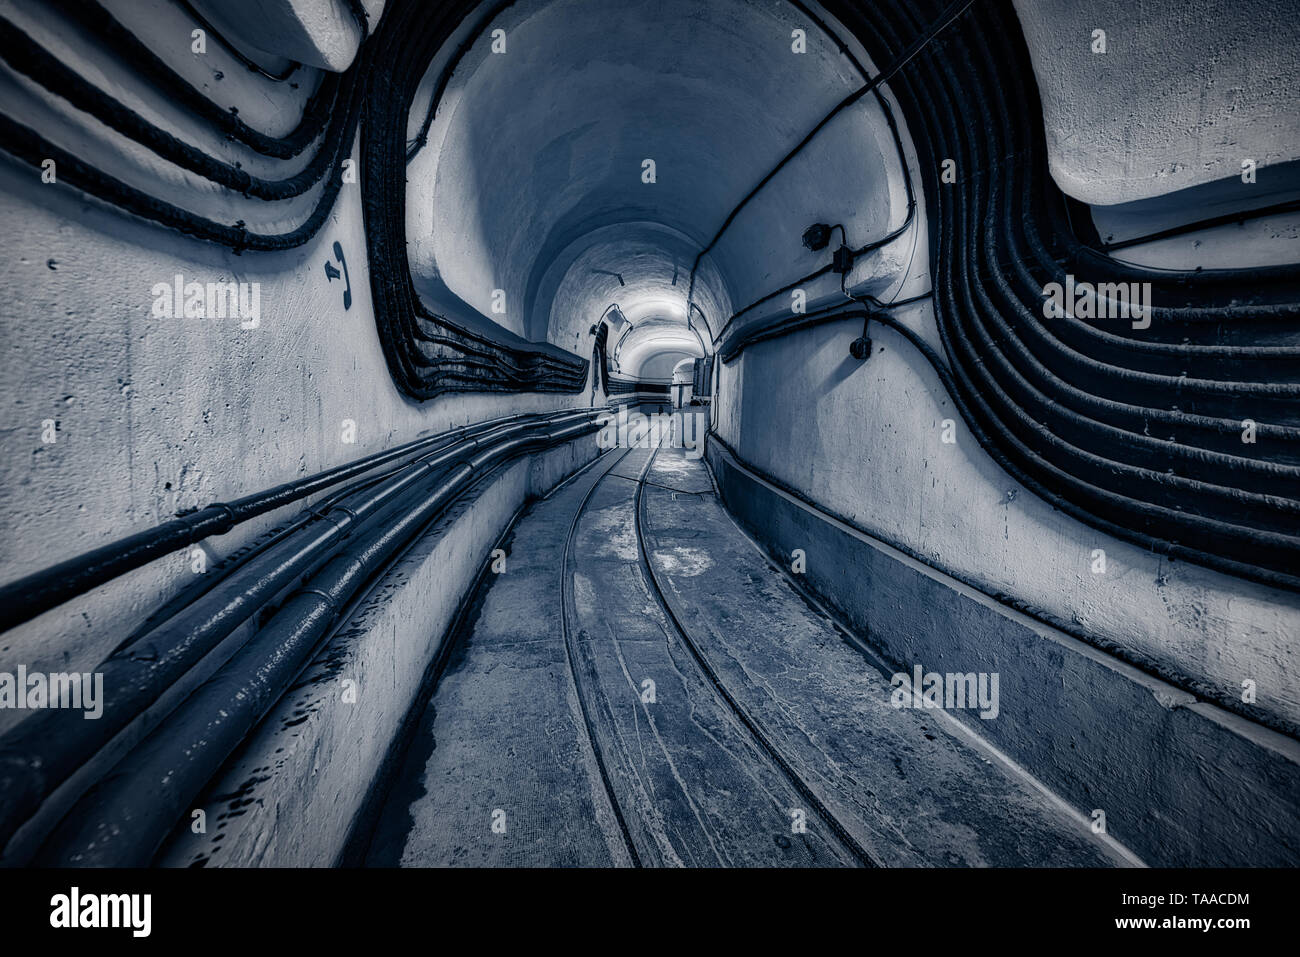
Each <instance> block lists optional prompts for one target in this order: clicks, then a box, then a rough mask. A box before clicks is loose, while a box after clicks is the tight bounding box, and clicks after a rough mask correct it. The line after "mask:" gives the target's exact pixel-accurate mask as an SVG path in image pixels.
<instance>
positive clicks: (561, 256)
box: [409, 0, 859, 374]
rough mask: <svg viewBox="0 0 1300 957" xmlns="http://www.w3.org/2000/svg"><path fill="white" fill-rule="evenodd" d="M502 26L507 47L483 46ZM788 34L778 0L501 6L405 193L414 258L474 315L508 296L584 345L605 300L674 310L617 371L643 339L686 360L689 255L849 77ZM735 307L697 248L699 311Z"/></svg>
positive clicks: (628, 309) (532, 332)
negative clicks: (657, 340)
mask: <svg viewBox="0 0 1300 957" xmlns="http://www.w3.org/2000/svg"><path fill="white" fill-rule="evenodd" d="M497 28H500V29H503V30H505V31H506V33H505V36H506V51H505V52H504V53H493V52H491V44H490V41H489V40H488V39H487V38H488V37H489V36H490V34H491V33H492V31H493V30H495V29H497ZM796 28H799V29H803V30H805V31H807V32H808V33H809V34H813V33H815V27H814V25H813V24H812V23H811V21H809V20H808V19H807V18H806V17H804V15H803V14H802V13H801V12H800V11H799V10H798V9H797V8H795V7H794V6H792V5H791V4H789V3H786V2H783V0H781V2H768V3H746V2H740V0H714V2H711V3H709V4H707V5H701V4H699V3H696V2H690V0H653V2H651V0H630V2H623V3H618V4H608V3H603V2H596V0H557V2H538V0H533V2H525V3H519V4H516V5H514V6H512V7H510V8H509V9H508V10H506V11H504V12H503V13H502V14H501V15H500V16H498V17H497V18H496V19H495V20H493V21H491V22H490V23H488V24H487V25H486V27H485V29H484V30H483V33H482V34H481V35H480V39H479V40H477V41H476V42H475V43H474V44H473V45H472V47H470V49H469V51H468V52H467V53H466V55H465V57H464V59H463V60H462V61H461V62H460V64H459V65H458V66H457V68H456V71H455V73H454V74H453V76H452V78H451V80H450V82H449V83H448V86H447V92H446V94H445V95H444V97H443V101H442V102H443V105H442V107H441V108H440V110H439V114H438V116H437V118H436V121H435V122H436V125H437V126H439V127H441V129H440V130H438V131H437V132H436V134H435V135H434V136H433V137H432V138H431V141H432V142H434V143H440V144H441V147H440V150H439V153H438V155H437V158H436V165H434V166H433V173H432V175H431V176H423V177H420V178H419V179H418V181H415V182H412V184H411V186H410V187H409V189H410V192H409V196H410V202H412V203H418V204H431V206H432V217H431V219H428V220H426V221H427V222H428V223H429V227H430V228H431V231H432V235H431V236H429V237H427V238H426V237H423V236H413V237H412V240H413V241H414V242H419V243H425V242H428V243H431V246H432V250H433V257H432V260H433V265H432V266H431V267H424V268H430V269H431V270H434V271H436V274H437V275H436V278H437V279H438V280H439V283H440V284H445V287H446V289H447V290H448V291H450V292H451V293H453V294H454V296H455V297H456V298H458V299H460V300H463V301H464V302H465V303H468V304H469V305H470V306H472V307H473V308H475V309H477V310H478V311H479V312H481V313H483V314H484V315H492V309H491V297H492V292H493V290H497V289H499V290H503V291H504V292H505V294H506V302H507V304H508V306H507V316H506V317H502V316H500V315H496V316H494V318H496V319H498V320H499V321H502V324H503V325H506V326H507V327H509V328H511V329H513V330H515V331H517V332H520V333H521V334H523V335H525V336H527V337H529V338H531V339H534V340H543V339H546V340H549V341H551V342H553V343H555V344H556V345H558V346H561V347H562V348H565V349H568V350H570V351H573V352H575V353H578V354H585V352H586V350H587V349H588V348H589V345H585V344H584V343H586V342H587V341H588V340H587V339H586V338H585V337H586V336H587V333H588V332H589V330H590V328H591V326H592V324H593V323H595V322H596V321H598V319H599V318H600V316H601V315H602V314H603V313H604V312H605V310H606V309H607V308H608V307H609V306H610V305H611V304H617V305H618V306H619V307H620V309H621V310H622V312H623V313H624V314H625V315H626V316H627V317H628V318H629V319H630V320H631V321H632V322H633V323H634V324H635V323H637V322H638V321H639V320H641V319H645V318H647V317H650V316H651V315H652V314H655V313H658V314H659V317H661V318H668V317H675V318H676V324H677V327H678V328H677V329H675V330H674V329H672V328H670V326H671V324H670V323H660V324H658V325H657V326H654V327H648V328H647V329H646V331H644V332H641V333H639V334H638V336H637V341H635V342H629V343H628V344H626V346H625V348H624V350H623V352H622V353H621V360H622V368H623V370H624V374H635V373H629V372H627V371H626V370H628V369H629V368H636V367H639V363H641V362H644V361H646V360H648V359H650V358H651V357H652V356H653V355H654V354H655V353H656V350H657V351H658V352H660V353H663V352H665V351H666V350H676V351H678V354H679V360H678V361H680V358H681V356H684V355H698V354H699V353H700V351H701V350H700V346H699V343H698V341H697V340H696V339H695V336H694V334H693V333H692V332H690V331H689V330H688V329H687V328H686V324H685V319H686V287H687V283H688V277H689V272H690V268H691V263H692V262H693V261H694V259H695V256H696V254H697V253H698V252H699V250H700V249H701V248H702V247H703V246H704V245H705V244H706V243H707V242H708V241H709V240H710V239H711V238H712V236H713V235H714V233H715V232H716V231H717V230H718V228H719V227H720V226H721V224H722V222H723V221H724V220H725V219H726V217H727V215H728V213H730V211H731V210H732V208H733V207H734V206H735V205H736V203H738V202H739V201H740V199H741V198H742V197H743V196H745V194H746V193H748V192H749V190H750V189H751V188H752V187H753V186H754V184H755V183H756V182H757V181H758V180H759V179H760V178H761V177H762V176H763V175H764V174H766V173H767V172H768V171H769V170H770V169H771V168H772V166H773V165H774V164H775V163H776V162H777V161H778V160H780V159H781V157H782V156H784V155H785V153H786V152H787V151H788V150H789V149H790V148H791V147H792V146H793V145H794V144H795V143H797V142H798V141H799V140H800V139H801V138H802V137H803V135H804V134H805V133H806V132H807V131H808V129H809V127H810V126H811V125H812V124H813V123H815V122H816V120H817V119H819V118H820V117H821V116H823V115H824V114H825V113H826V112H827V111H828V110H830V109H831V108H832V107H833V106H834V105H835V104H836V103H837V102H839V101H840V100H841V99H842V98H843V97H844V96H845V95H846V94H847V93H848V92H850V91H851V90H853V89H854V88H856V86H857V84H858V82H859V81H858V78H857V77H856V75H855V74H854V73H853V72H852V68H851V66H850V64H849V63H848V61H847V60H846V59H845V58H843V57H842V56H840V55H839V53H838V51H837V49H836V47H835V45H834V44H832V43H829V42H810V43H808V49H807V52H806V53H804V54H799V55H795V54H794V53H792V50H791V31H792V30H794V29H796ZM645 160H653V161H654V164H655V169H654V173H655V182H653V183H646V182H644V181H643V169H644V167H643V162H644V161H645ZM619 277H621V279H622V281H621V282H620V278H619ZM415 278H416V282H417V286H421V288H428V287H427V285H423V284H422V282H421V280H422V278H423V277H421V276H419V275H417V276H416V277H415ZM734 298H735V296H734V295H733V289H732V287H731V286H729V284H728V282H727V279H726V277H724V276H721V275H719V274H718V273H717V272H716V270H714V268H713V266H712V264H711V263H710V262H709V261H708V260H707V259H706V260H705V261H704V263H703V264H702V266H701V268H700V270H699V272H698V273H697V276H696V285H695V294H694V302H695V303H696V304H697V305H699V306H700V308H702V309H703V310H704V311H705V312H706V314H707V315H709V316H710V317H721V318H722V319H725V317H726V315H728V314H729V312H730V309H731V308H732V306H733V304H734ZM715 326H716V320H715ZM654 328H660V330H661V332H662V337H663V342H662V343H661V344H660V345H659V346H655V345H653V343H652V341H651V340H652V338H653V337H651V336H648V335H647V333H648V332H649V331H650V330H651V329H654ZM669 373H671V366H670V367H669Z"/></svg>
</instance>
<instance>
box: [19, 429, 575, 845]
mask: <svg viewBox="0 0 1300 957" xmlns="http://www.w3.org/2000/svg"><path fill="white" fill-rule="evenodd" d="M598 414H599V413H598V411H597V410H584V411H579V412H563V413H559V414H556V415H553V416H550V417H548V418H546V419H545V420H543V421H542V422H540V423H531V422H514V423H507V424H503V425H499V426H496V427H494V428H492V429H490V430H487V431H484V432H482V433H480V434H479V435H477V436H475V437H473V438H468V439H462V440H461V441H458V442H456V443H455V444H453V445H451V446H450V447H448V448H445V449H442V450H439V451H436V452H434V453H430V454H426V455H424V456H422V457H421V458H419V459H417V460H416V461H414V462H412V463H410V464H408V465H407V466H405V467H403V468H402V469H400V470H399V471H398V472H397V473H396V474H395V475H394V476H393V477H391V478H389V479H387V480H385V481H383V482H380V483H379V484H378V485H376V486H374V487H373V488H370V489H367V490H365V491H362V492H359V493H357V494H353V495H349V496H346V497H344V498H343V499H342V500H341V501H339V502H338V503H337V504H335V505H334V506H333V507H331V508H330V509H328V510H327V511H325V512H324V513H323V514H322V515H321V521H320V522H318V523H313V524H311V525H308V526H306V527H304V528H301V529H299V530H297V531H296V532H294V533H292V534H290V535H288V536H286V537H285V538H284V539H283V540H281V541H279V542H277V543H276V544H275V545H274V546H272V547H271V548H269V549H267V550H266V551H265V552H263V553H262V554H259V555H257V556H255V557H254V558H253V559H251V560H250V561H248V562H247V563H245V564H243V565H241V566H240V567H239V568H237V569H235V570H234V571H233V572H232V573H231V574H230V575H229V576H228V577H227V578H226V579H224V580H223V581H222V582H221V583H219V584H218V585H217V586H216V587H215V588H213V589H212V590H211V591H209V592H207V593H206V594H203V595H201V596H199V597H198V598H197V600H195V601H194V602H193V603H192V604H190V605H189V606H187V607H186V608H184V609H182V610H181V611H179V612H178V613H177V614H175V615H173V616H172V617H171V618H169V619H168V620H167V621H165V622H163V623H161V624H160V625H158V627H156V628H154V629H152V630H150V631H148V632H146V633H145V634H142V635H141V636H140V637H139V638H137V639H136V640H135V641H133V642H131V643H130V644H127V645H125V646H123V647H121V648H119V649H118V650H117V651H115V652H114V653H113V654H112V655H110V656H109V657H108V658H107V659H105V660H104V661H103V662H102V663H101V664H100V665H99V666H98V667H97V668H96V669H95V671H96V672H98V673H102V674H103V676H104V689H105V691H104V696H105V703H104V711H103V715H102V716H101V717H100V718H99V719H98V720H96V721H84V720H82V721H73V720H71V717H70V716H72V713H71V712H68V711H61V710H54V709H49V710H45V711H41V712H36V713H34V714H32V715H31V716H29V717H28V718H26V719H24V720H23V721H22V722H21V723H20V724H18V725H17V726H16V727H14V728H13V729H12V730H10V731H9V732H8V733H7V734H5V735H4V736H3V737H0V841H7V840H8V839H9V838H10V837H11V836H12V835H13V833H14V831H16V830H17V828H18V827H19V826H21V824H22V823H23V822H24V821H25V820H26V819H27V818H28V817H30V816H31V815H32V814H33V813H35V811H36V810H37V808H38V807H39V805H40V803H41V801H43V800H44V799H45V798H46V797H48V796H49V794H50V793H52V792H53V791H54V789H55V788H57V787H58V786H59V785H60V784H61V783H62V782H63V781H65V780H66V779H67V778H68V777H69V776H71V774H72V773H73V772H74V771H75V770H76V769H77V768H78V767H80V766H81V765H82V764H84V763H85V762H86V761H87V760H89V758H90V757H91V756H93V755H94V754H95V753H96V752H97V751H98V750H99V749H100V748H102V747H103V746H104V745H105V744H107V743H108V741H109V740H110V739H111V738H112V737H113V736H114V735H116V734H117V733H118V732H119V731H120V730H122V729H123V728H124V727H126V726H127V725H128V724H129V723H131V722H132V721H133V720H134V719H135V718H136V717H137V716H139V715H140V714H142V713H143V712H144V711H145V710H146V709H147V708H148V707H149V706H150V705H152V704H153V703H154V702H156V701H157V700H158V699H159V698H160V697H161V696H162V695H163V693H164V692H165V691H166V690H167V689H168V688H170V687H171V686H172V685H173V684H175V683H176V682H177V681H178V680H179V679H180V678H181V677H182V676H183V675H185V674H186V673H187V672H188V671H189V670H190V669H191V668H192V667H193V666H194V665H196V664H197V663H198V662H199V661H200V660H202V659H203V658H204V656H206V655H207V654H208V652H210V651H212V650H213V649H214V648H216V647H217V645H218V644H220V643H221V642H222V640H223V639H225V638H226V637H228V636H230V635H231V634H232V633H233V632H234V631H235V629H236V628H238V627H239V626H240V625H241V624H243V623H244V622H245V621H246V620H248V619H249V618H250V617H251V616H252V615H254V614H255V613H256V612H257V611H258V610H259V609H260V608H261V607H263V606H264V605H265V604H266V603H267V602H269V601H271V600H273V599H274V598H275V597H276V596H277V595H278V594H279V593H281V592H282V591H283V590H284V589H285V588H287V587H289V586H291V585H292V584H293V583H294V582H295V581H296V580H299V579H301V578H303V577H304V576H307V575H311V574H313V573H314V572H316V571H317V570H318V569H319V568H320V567H321V566H322V565H323V564H324V563H325V562H327V561H329V560H330V559H331V558H332V557H334V556H335V555H336V554H338V553H339V551H340V550H341V549H343V548H345V547H349V544H348V543H349V542H351V541H353V540H354V539H356V536H358V535H361V534H365V533H366V530H367V529H373V528H375V526H376V525H381V526H382V525H383V524H384V522H382V521H380V519H381V518H382V517H383V516H385V515H386V514H387V511H386V510H387V509H388V507H389V506H392V505H393V503H394V502H397V501H406V502H408V503H409V502H416V501H418V500H422V497H423V496H426V495H428V494H430V491H431V489H432V488H433V487H434V486H435V485H436V483H437V482H438V481H439V480H440V477H441V472H442V470H443V469H445V468H447V467H452V469H453V471H455V469H456V467H458V466H459V465H460V464H462V463H463V462H464V461H465V460H466V458H467V457H469V459H468V462H469V465H470V466H471V468H472V469H473V470H474V472H475V473H477V472H478V471H480V469H481V465H482V462H483V461H486V460H485V459H484V455H488V456H489V458H490V456H492V455H496V454H497V453H498V452H500V451H501V450H502V449H507V450H508V449H518V450H520V451H522V450H524V449H526V448H529V447H531V444H533V443H534V442H535V440H536V439H538V438H545V437H547V436H549V435H550V434H551V432H552V431H553V430H555V429H557V428H558V429H561V430H563V429H565V428H567V427H569V426H581V427H583V428H586V427H588V426H590V429H589V430H590V431H594V429H595V425H594V419H595V416H596V415H598ZM574 434H581V433H580V432H579V433H574Z"/></svg>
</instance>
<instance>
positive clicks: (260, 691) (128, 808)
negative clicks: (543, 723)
mask: <svg viewBox="0 0 1300 957" xmlns="http://www.w3.org/2000/svg"><path fill="white" fill-rule="evenodd" d="M570 418H573V417H570ZM577 418H579V419H580V421H574V422H569V423H568V424H565V425H561V426H559V427H558V428H552V429H549V430H543V431H540V432H533V433H531V434H525V435H516V436H514V437H511V438H507V439H504V440H503V441H500V442H496V443H493V444H491V445H487V446H486V447H483V448H480V449H478V450H477V451H476V452H474V454H473V455H472V456H471V457H470V458H469V459H468V460H467V461H462V462H460V463H458V464H457V465H455V466H454V467H453V468H452V469H451V470H450V471H448V472H447V473H445V474H444V475H442V476H440V477H438V478H437V479H436V480H433V481H427V482H425V483H423V484H422V485H420V486H418V487H416V488H412V489H411V490H410V491H409V493H408V494H407V495H406V496H405V498H404V499H403V500H402V501H401V503H400V504H399V505H398V506H396V507H395V508H394V510H393V516H392V518H391V519H390V520H388V521H384V522H382V523H379V525H378V527H377V528H376V529H374V530H373V531H372V532H371V533H370V534H368V535H366V536H364V537H359V538H357V539H356V540H355V541H353V542H350V543H349V544H348V546H347V547H346V548H345V549H343V550H342V551H341V552H340V553H339V554H338V555H337V556H335V557H334V558H333V559H331V560H330V561H329V562H328V563H327V564H326V565H324V567H322V568H321V569H320V570H319V571H318V572H317V573H316V574H314V575H313V576H312V577H311V578H310V579H309V580H308V581H307V582H306V584H305V585H304V586H303V587H301V588H299V589H298V590H297V591H295V592H294V593H293V595H291V596H290V597H289V598H288V600H286V601H285V603H284V604H283V605H282V606H281V607H280V610H279V611H278V612H277V613H276V614H275V616H274V617H273V618H271V620H270V621H269V622H268V623H267V624H266V625H265V626H263V628H262V629H261V630H260V631H259V632H258V633H257V634H256V635H255V636H254V637H253V638H252V639H250V640H249V642H248V643H247V644H245V645H244V646H243V648H241V649H240V650H239V651H238V652H237V653H236V654H235V655H234V656H232V658H231V659H230V660H229V661H228V662H227V663H226V664H225V665H224V666H223V667H222V668H221V669H220V670H219V671H218V672H217V673H216V674H215V675H214V676H213V677H211V678H210V679H209V680H208V681H207V682H205V683H204V684H203V685H202V686H201V687H200V688H199V689H198V690H196V691H195V692H194V693H193V694H191V695H190V696H189V697H188V698H186V699H185V701H184V703H183V704H181V705H180V706H179V707H178V708H177V709H176V710H175V711H173V712H172V714H171V715H169V716H168V717H167V719H166V720H165V721H164V722H163V723H162V724H160V725H159V726H158V727H157V728H156V729H154V731H153V732H152V733H151V734H150V735H149V736H148V737H147V738H145V739H144V740H143V741H141V743H140V744H139V745H137V746H136V747H135V748H134V749H133V750H132V751H131V752H130V753H129V754H128V755H127V756H126V757H125V758H124V759H123V760H122V761H121V762H119V763H118V765H117V766H116V767H115V768H114V769H113V771H112V772H111V773H110V774H109V775H107V776H105V777H104V778H103V779H102V780H101V781H100V783H99V784H97V785H96V786H95V787H93V788H91V789H90V790H89V791H88V792H87V793H86V794H85V795H83V796H82V798H81V799H80V800H79V801H78V802H77V804H76V806H75V807H73V809H72V810H71V811H70V812H69V813H68V814H67V816H66V817H65V818H64V819H63V821H62V823H61V824H60V825H59V827H57V828H56V829H55V831H54V833H53V834H52V835H51V836H50V838H49V839H48V840H47V841H46V842H45V844H44V846H43V848H42V851H41V853H40V855H39V856H38V862H39V863H41V864H45V865H48V866H77V867H84V866H114V867H131V866H144V865H147V864H148V863H149V862H150V861H151V860H152V858H153V856H154V854H155V853H156V851H157V849H158V847H159V846H160V845H161V844H162V842H163V840H164V839H165V838H166V836H167V834H168V833H169V831H170V830H171V828H172V826H173V825H174V824H175V823H176V822H177V821H178V820H179V819H180V818H182V817H183V816H184V814H185V812H186V811H187V810H188V809H189V807H190V805H191V803H192V801H193V799H194V798H195V796H196V795H197V794H198V793H199V792H200V790H201V789H202V788H203V786H204V785H205V784H206V783H207V782H208V780H209V779H211V777H212V776H213V774H214V773H216V771H217V770H218V769H219V768H220V767H221V764H222V763H223V762H224V761H225V759H226V758H227V757H228V756H229V755H230V754H231V752H233V751H234V749H235V748H236V747H237V746H238V745H239V743H240V741H242V740H243V738H244V736H245V735H246V734H247V733H248V732H249V731H250V730H251V729H252V728H253V727H254V725H256V724H257V722H258V721H259V720H260V719H261V718H262V717H263V716H264V715H265V714H266V712H267V711H268V710H269V709H270V707H271V705H272V704H274V703H275V701H277V700H278V699H279V698H280V696H281V695H283V693H284V692H285V691H286V690H287V689H288V687H289V685H290V683H291V682H292V681H293V679H294V677H295V676H296V675H297V674H298V672H299V671H301V669H302V667H303V666H304V665H305V664H306V663H307V661H308V660H309V657H310V655H311V653H312V651H313V649H315V648H316V647H317V645H318V644H319V643H320V641H321V640H322V639H323V638H324V637H325V635H326V634H327V632H328V630H329V628H330V626H331V625H332V624H333V623H334V622H335V620H336V619H337V618H338V616H339V614H340V612H341V610H342V609H343V608H344V607H345V606H346V605H347V602H348V600H349V598H350V597H351V596H352V595H353V594H354V593H355V592H356V591H357V590H358V589H359V588H360V587H361V586H362V584H363V583H364V582H366V581H367V580H368V579H370V578H371V577H372V576H373V575H374V574H375V573H376V572H377V571H378V570H379V569H381V568H383V567H385V566H386V565H387V564H389V563H390V562H391V561H392V560H393V559H394V558H395V557H396V556H397V555H398V554H399V553H400V552H401V551H402V550H403V549H404V548H405V547H406V546H407V545H409V544H410V543H411V542H412V541H413V540H414V539H415V538H416V537H417V535H418V533H419V531H420V530H421V529H422V528H424V527H425V526H427V525H428V524H429V523H430V522H431V521H433V519H435V518H436V517H437V516H438V515H439V514H441V513H442V512H443V511H444V510H445V509H446V507H447V506H448V505H449V504H450V503H451V502H452V501H454V500H455V499H456V498H457V497H458V496H459V495H460V494H461V493H462V492H464V491H465V490H466V489H467V488H468V487H469V486H470V485H471V484H473V482H474V481H476V480H477V479H479V478H481V477H482V476H484V475H485V474H487V473H488V472H490V471H492V470H493V469H494V468H496V467H497V466H498V465H500V464H502V463H503V462H505V461H506V460H507V459H509V458H512V457H514V456H517V455H520V454H523V453H525V452H529V451H536V450H540V449H544V448H548V447H551V446H554V445H558V444H560V443H563V442H568V441H570V440H572V439H574V438H577V437H579V436H582V435H586V434H589V433H591V432H593V431H595V430H596V428H597V426H596V424H595V420H594V418H593V415H592V413H590V412H584V413H579V414H578V415H577ZM142 781H148V782H151V786H152V790H151V794H152V796H153V800H151V801H150V802H149V804H148V806H147V807H146V808H144V809H141V808H140V806H139V792H140V788H141V782H142Z"/></svg>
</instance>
